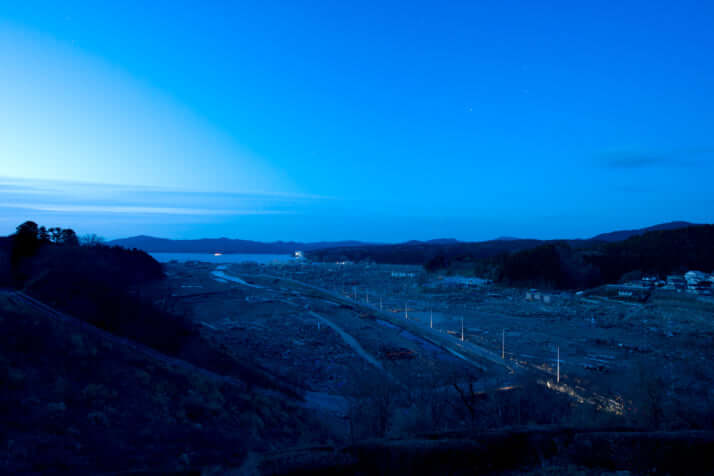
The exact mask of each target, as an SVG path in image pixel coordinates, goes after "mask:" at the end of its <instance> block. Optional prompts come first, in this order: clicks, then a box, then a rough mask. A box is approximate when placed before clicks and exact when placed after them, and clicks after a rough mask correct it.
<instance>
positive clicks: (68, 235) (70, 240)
mask: <svg viewBox="0 0 714 476" xmlns="http://www.w3.org/2000/svg"><path fill="white" fill-rule="evenodd" d="M60 237H61V238H60V239H61V243H62V244H63V245H67V246H79V238H77V233H75V232H74V230H73V229H71V228H65V229H63V230H62V232H61V234H60Z"/></svg>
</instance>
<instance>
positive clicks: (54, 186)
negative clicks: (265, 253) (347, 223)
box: [0, 178, 325, 216]
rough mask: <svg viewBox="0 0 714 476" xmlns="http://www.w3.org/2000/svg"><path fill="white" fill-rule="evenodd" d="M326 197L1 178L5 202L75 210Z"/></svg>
mask: <svg viewBox="0 0 714 476" xmlns="http://www.w3.org/2000/svg"><path fill="white" fill-rule="evenodd" d="M324 199H325V198H324V197H316V196H309V195H294V194H258V193H246V194H243V193H221V192H210V191H185V190H172V189H162V188H155V187H140V186H137V187H131V186H125V185H107V184H92V183H72V182H62V181H44V180H43V181H34V180H28V179H11V178H0V208H5V209H8V208H14V209H23V210H30V211H32V210H35V211H41V212H55V213H71V214H101V213H105V214H133V215H136V214H152V215H184V216H199V215H200V216H229V215H235V216H241V215H286V214H295V213H298V212H299V211H300V210H301V209H303V208H305V207H306V206H308V204H310V203H313V202H315V201H318V200H324Z"/></svg>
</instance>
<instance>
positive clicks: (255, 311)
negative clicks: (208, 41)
mask: <svg viewBox="0 0 714 476" xmlns="http://www.w3.org/2000/svg"><path fill="white" fill-rule="evenodd" d="M167 270H168V274H169V278H170V279H169V283H171V284H170V286H171V289H170V291H169V292H170V294H171V299H172V303H173V304H172V305H173V306H175V307H177V308H179V309H183V310H184V311H186V312H188V313H189V314H190V315H191V316H192V317H193V318H194V319H195V320H196V321H197V322H199V323H200V325H201V326H202V332H204V333H206V334H207V335H210V336H211V337H212V338H213V339H214V340H215V342H216V343H217V345H221V346H226V348H228V349H229V350H230V351H231V352H232V353H234V355H236V356H237V357H239V358H243V359H247V360H248V361H250V362H254V363H255V364H256V365H259V366H260V367H262V368H264V369H266V370H267V371H269V372H271V373H273V374H274V375H277V376H280V377H281V378H282V379H284V380H285V381H286V382H289V383H291V384H293V385H295V386H297V387H299V388H302V389H304V390H305V391H306V392H307V393H306V394H307V405H308V406H313V407H314V408H316V409H317V410H319V411H325V412H328V413H330V414H331V415H333V416H335V417H336V418H337V419H339V418H343V419H349V418H350V414H351V413H353V412H354V411H355V410H354V408H355V406H356V403H355V402H360V401H363V400H364V399H365V398H366V399H370V400H371V401H377V400H380V399H382V400H384V399H386V398H387V397H385V394H388V395H389V398H391V399H392V400H395V399H396V400H400V402H399V404H397V405H396V406H398V407H401V408H402V409H404V408H411V407H414V405H415V404H414V403H413V402H412V400H410V399H409V398H407V397H394V395H402V396H404V395H409V396H411V398H416V397H414V395H415V394H419V393H420V392H422V393H425V392H432V396H431V397H429V398H430V399H433V392H434V391H436V390H438V389H444V391H445V392H446V393H445V394H444V395H447V394H448V395H449V396H448V397H444V398H448V399H451V400H453V399H456V398H457V396H458V395H457V393H456V391H455V390H454V389H456V390H459V389H457V388H456V387H455V385H457V386H458V385H466V384H471V385H472V387H471V389H472V390H473V384H474V382H475V384H476V389H477V391H478V392H487V393H488V392H498V391H502V390H503V389H508V388H515V387H518V386H526V385H529V384H538V385H540V386H541V387H542V388H544V389H547V391H548V392H552V393H561V394H563V395H566V396H568V398H569V399H570V401H571V402H572V404H573V405H582V406H586V407H591V408H592V409H594V410H595V411H596V412H599V413H601V414H603V415H605V416H606V417H607V416H616V417H618V418H620V420H618V421H622V422H626V423H630V424H634V425H643V426H655V427H664V428H690V427H695V428H697V427H707V426H708V425H711V424H712V422H711V421H710V420H711V416H710V415H711V413H712V412H711V408H714V405H712V402H714V393H713V392H712V385H711V383H712V381H713V380H714V369H712V368H711V366H710V365H708V362H711V359H712V357H713V356H714V355H713V354H714V347H713V346H712V342H713V339H714V323H713V322H712V317H714V304H712V303H711V302H707V301H704V300H701V299H697V298H696V297H695V296H689V295H673V294H667V293H665V292H655V293H654V294H653V295H652V297H651V298H650V299H649V300H648V301H647V302H646V303H633V302H625V301H616V300H612V299H606V298H603V297H598V296H596V295H593V294H590V295H575V294H574V293H552V292H547V291H538V290H522V289H512V288H504V287H500V286H495V285H491V284H483V285H478V286H460V285H458V284H455V283H453V282H449V280H442V279H440V278H439V277H438V276H433V275H427V274H425V273H424V272H423V271H422V270H421V269H420V268H418V267H407V266H387V265H350V264H346V265H339V264H303V265H295V264H290V265H278V264H273V265H258V264H233V265H221V266H218V267H217V266H216V265H215V264H203V263H183V264H179V263H172V264H169V265H167ZM462 339H463V340H462ZM501 358H502V359H501ZM449 389H452V390H449ZM449 392H450V393H449ZM388 405H389V406H390V407H394V406H395V404H394V402H388ZM419 411H423V409H420V410H419ZM353 416H354V415H353ZM392 420H393V418H392ZM453 423H454V422H453V421H450V422H448V424H453Z"/></svg>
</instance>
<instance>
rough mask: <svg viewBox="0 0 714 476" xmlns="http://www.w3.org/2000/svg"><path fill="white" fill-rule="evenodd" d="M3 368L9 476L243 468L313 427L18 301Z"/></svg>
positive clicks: (10, 306)
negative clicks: (254, 456) (257, 454)
mask: <svg viewBox="0 0 714 476" xmlns="http://www.w3.org/2000/svg"><path fill="white" fill-rule="evenodd" d="M0 368H1V369H2V370H1V371H0V421H2V425H0V435H2V436H3V438H2V439H3V441H6V442H7V450H6V453H5V455H3V456H4V457H3V458H0V472H2V473H5V474H18V473H26V472H34V471H37V472H53V471H70V472H72V473H88V472H89V473H94V472H100V471H128V470H140V469H142V468H151V469H152V470H154V471H157V470H158V471H177V470H190V469H194V470H195V469H197V468H199V467H205V466H210V465H216V464H221V465H225V466H236V465H239V464H240V463H241V462H242V460H243V458H244V457H245V454H246V452H248V451H251V450H261V449H268V448H272V447H280V446H282V445H287V444H293V443H294V442H295V441H294V439H295V437H296V435H300V434H301V433H303V432H305V431H307V430H308V428H309V427H308V425H307V424H306V423H304V421H305V420H304V418H305V417H304V415H303V414H302V413H301V412H300V411H299V410H298V409H297V408H296V407H294V406H293V404H292V403H291V402H290V399H288V398H284V397H280V396H276V394H275V393H271V394H270V395H268V394H267V393H266V392H264V391H262V390H261V389H260V388H257V387H254V386H252V385H251V386H249V385H247V384H243V383H242V382H240V381H239V382H235V383H226V382H225V381H224V380H221V379H216V378H212V377H211V376H210V375H207V374H205V373H200V372H195V371H191V370H190V367H188V368H186V367H180V366H176V365H169V364H167V363H166V362H165V361H163V360H161V359H155V358H152V357H150V356H147V355H145V354H142V353H137V352H135V351H133V350H132V349H131V348H130V347H126V346H121V345H118V344H117V343H116V342H113V341H111V340H110V339H107V338H106V337H105V336H104V335H103V334H101V333H97V332H93V328H92V327H90V326H86V325H84V326H72V325H69V324H66V323H62V322H61V321H57V320H54V319H51V318H49V317H48V316H47V315H44V314H43V313H41V312H37V311H36V310H34V309H31V308H28V306H26V305H25V304H24V303H23V302H21V301H19V300H18V299H16V298H14V297H13V296H12V294H8V293H4V294H3V295H0ZM311 428H314V426H311ZM268 442H269V443H268Z"/></svg>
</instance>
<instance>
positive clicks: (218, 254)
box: [213, 252, 223, 256]
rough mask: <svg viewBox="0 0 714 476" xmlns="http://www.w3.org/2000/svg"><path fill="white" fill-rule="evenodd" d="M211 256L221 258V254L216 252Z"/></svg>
mask: <svg viewBox="0 0 714 476" xmlns="http://www.w3.org/2000/svg"><path fill="white" fill-rule="evenodd" d="M213 256H223V253H218V252H216V253H213Z"/></svg>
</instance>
